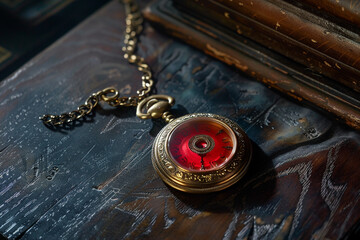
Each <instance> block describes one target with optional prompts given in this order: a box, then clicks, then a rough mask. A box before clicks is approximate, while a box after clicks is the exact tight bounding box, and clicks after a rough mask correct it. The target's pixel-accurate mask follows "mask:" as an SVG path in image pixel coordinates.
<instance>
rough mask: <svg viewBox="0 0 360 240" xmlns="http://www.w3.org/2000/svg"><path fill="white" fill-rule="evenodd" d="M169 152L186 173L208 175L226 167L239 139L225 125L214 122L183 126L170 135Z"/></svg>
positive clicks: (207, 120) (205, 120) (200, 120)
mask: <svg viewBox="0 0 360 240" xmlns="http://www.w3.org/2000/svg"><path fill="white" fill-rule="evenodd" d="M168 149H169V152H170V155H171V157H172V158H173V159H174V161H175V162H176V163H177V164H178V165H179V166H181V167H182V168H185V169H187V170H191V171H209V170H215V169H218V168H220V167H221V166H223V165H224V164H225V163H226V162H227V161H228V160H229V159H231V158H232V156H233V155H234V153H235V150H236V137H235V134H234V132H233V131H232V130H231V129H230V128H229V127H228V126H227V125H225V124H224V123H222V122H220V121H217V120H215V119H211V118H195V119H190V120H188V121H185V122H183V123H182V124H181V125H179V126H178V127H176V128H175V129H174V131H173V132H172V134H171V135H170V138H169V142H168Z"/></svg>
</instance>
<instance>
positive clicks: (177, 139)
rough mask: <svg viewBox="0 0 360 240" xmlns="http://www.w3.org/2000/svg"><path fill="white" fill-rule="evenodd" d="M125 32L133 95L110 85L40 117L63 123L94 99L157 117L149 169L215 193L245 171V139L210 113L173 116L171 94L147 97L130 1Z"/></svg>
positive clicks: (147, 79)
mask: <svg viewBox="0 0 360 240" xmlns="http://www.w3.org/2000/svg"><path fill="white" fill-rule="evenodd" d="M125 9H126V14H127V17H126V26H127V27H126V30H125V40H124V43H125V47H124V48H123V50H124V52H125V54H124V57H125V59H127V60H128V61H129V63H131V64H134V65H136V66H137V68H138V70H139V71H140V72H142V73H143V76H142V88H141V89H139V90H138V91H137V94H138V95H136V96H132V97H120V96H119V92H118V91H117V90H116V89H115V88H106V89H104V90H102V91H99V92H97V93H94V94H92V95H91V96H90V97H89V98H88V99H87V100H86V101H85V103H84V104H83V105H80V106H79V107H78V108H77V110H74V111H71V112H68V113H63V114H60V115H52V114H47V115H44V116H42V117H40V119H41V120H42V121H43V123H44V124H46V125H48V126H60V127H61V126H63V125H64V124H68V123H70V122H73V121H76V120H78V119H81V118H82V117H84V116H86V115H87V114H90V113H91V112H92V111H93V109H94V108H95V107H96V106H97V104H98V103H99V102H100V101H104V102H107V103H108V104H110V105H111V106H137V111H136V115H137V116H138V117H140V118H141V119H150V118H163V119H164V120H165V121H166V122H167V123H168V124H167V125H166V126H165V127H164V128H163V129H162V130H161V131H160V132H159V134H158V135H157V136H156V138H155V140H154V143H153V147H152V157H151V158H152V164H153V166H154V169H155V170H156V172H157V173H158V174H159V176H160V177H161V178H162V180H163V181H164V182H165V183H167V184H168V185H169V186H171V187H173V188H175V189H178V190H180V191H184V192H191V193H208V192H214V191H220V190H222V189H225V188H227V187H229V186H231V185H233V184H234V183H236V182H237V181H238V180H239V179H240V178H242V177H243V176H244V174H245V173H246V171H247V169H248V166H249V163H250V160H251V155H252V146H251V141H250V140H249V138H248V137H247V135H246V134H245V132H244V131H243V130H242V129H241V128H240V127H239V126H238V125H237V124H236V123H235V122H233V121H232V120H230V119H227V118H225V117H222V116H219V115H216V114H212V113H193V114H188V115H185V116H182V117H179V118H174V116H173V115H171V113H170V112H169V110H170V108H171V107H172V106H173V105H174V103H175V100H174V98H172V97H170V96H166V95H151V96H149V93H150V91H151V90H152V86H153V80H152V73H151V69H150V67H149V65H148V64H147V63H145V62H144V59H143V58H141V57H139V56H137V55H136V54H135V49H136V45H137V41H138V35H139V34H140V33H141V31H142V21H143V19H142V16H141V14H140V11H139V8H138V6H137V5H136V3H135V2H134V1H132V0H127V1H125Z"/></svg>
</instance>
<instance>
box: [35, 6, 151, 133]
mask: <svg viewBox="0 0 360 240" xmlns="http://www.w3.org/2000/svg"><path fill="white" fill-rule="evenodd" d="M123 2H124V4H125V13H126V20H125V21H126V30H125V39H124V43H125V46H124V47H123V49H122V50H123V51H124V53H125V54H124V58H125V59H127V60H128V62H129V63H130V64H135V65H136V66H137V69H138V70H139V71H140V72H142V74H143V75H142V77H141V79H142V87H141V88H140V89H139V90H138V91H137V92H136V93H137V95H136V96H131V97H126V96H124V97H120V96H119V92H118V91H117V90H116V89H115V88H105V89H103V90H101V91H99V92H97V93H93V94H92V95H91V96H90V97H88V99H86V101H85V103H84V104H82V105H80V106H79V107H78V108H77V109H76V110H74V111H71V112H68V113H63V114H60V115H52V114H45V115H43V116H41V117H40V120H42V121H43V123H44V124H45V125H48V126H58V125H63V124H66V123H71V122H73V121H75V120H78V119H80V118H82V117H84V116H86V115H88V114H90V113H91V112H92V111H93V109H94V108H95V107H96V105H97V104H98V103H99V102H100V101H104V102H107V103H108V104H109V105H110V106H114V107H116V106H126V107H129V106H137V105H138V104H139V102H140V101H141V100H142V99H144V98H145V97H146V96H147V95H148V94H149V92H150V91H151V89H152V86H153V84H154V81H153V79H152V73H151V69H150V67H149V65H148V64H147V63H145V62H144V59H143V58H142V57H140V56H137V55H136V54H135V51H136V48H137V43H138V40H139V35H140V33H141V32H142V30H143V26H142V24H143V17H142V15H141V12H140V10H139V6H138V5H137V3H136V2H135V1H134V0H124V1H123Z"/></svg>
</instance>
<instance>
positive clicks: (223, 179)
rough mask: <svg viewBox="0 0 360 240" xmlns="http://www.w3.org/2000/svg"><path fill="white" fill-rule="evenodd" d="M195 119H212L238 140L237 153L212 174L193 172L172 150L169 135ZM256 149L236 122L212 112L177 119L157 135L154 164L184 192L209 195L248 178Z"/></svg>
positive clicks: (165, 179) (168, 182)
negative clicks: (170, 149)
mask: <svg viewBox="0 0 360 240" xmlns="http://www.w3.org/2000/svg"><path fill="white" fill-rule="evenodd" d="M194 118H209V119H211V120H215V121H218V122H219V123H221V124H223V125H225V126H227V127H228V128H230V129H231V130H232V131H233V132H234V134H235V136H236V140H237V148H236V151H235V154H234V155H233V157H232V158H231V159H229V160H228V161H227V162H226V163H225V164H224V165H223V166H222V167H220V168H219V169H215V170H210V171H191V170H187V169H184V168H182V167H180V166H179V165H178V164H176V162H175V161H174V160H173V159H172V157H171V155H170V153H169V150H168V141H169V136H170V135H171V133H172V131H173V130H174V129H175V128H177V127H178V126H179V125H181V124H184V123H185V122H187V121H188V120H190V119H194ZM251 155H252V146H251V142H250V140H249V138H248V137H247V135H246V134H245V132H244V131H243V130H242V129H241V128H240V127H239V125H237V124H236V123H235V122H233V121H232V120H230V119H228V118H225V117H222V116H219V115H216V114H211V113H194V114H188V115H185V116H182V117H180V118H177V119H174V120H173V121H172V122H170V123H169V124H168V125H166V126H165V127H164V128H163V129H162V130H161V131H160V133H159V134H158V135H157V136H156V138H155V141H154V144H153V148H152V163H153V166H154V168H155V170H156V171H157V173H158V174H159V175H160V177H161V178H162V180H163V181H164V182H165V183H167V184H168V185H170V186H171V187H173V188H175V189H178V190H180V191H184V192H191V193H207V192H214V191H220V190H222V189H225V188H227V187H229V186H231V185H233V184H234V183H236V182H237V181H238V180H239V179H240V178H242V177H243V176H244V174H245V173H246V171H247V168H248V166H249V163H250V159H251Z"/></svg>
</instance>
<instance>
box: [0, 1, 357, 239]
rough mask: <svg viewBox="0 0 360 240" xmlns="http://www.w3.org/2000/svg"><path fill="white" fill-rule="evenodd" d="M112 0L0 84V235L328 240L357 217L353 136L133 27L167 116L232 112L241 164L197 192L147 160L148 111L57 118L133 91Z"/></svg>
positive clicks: (153, 129)
mask: <svg viewBox="0 0 360 240" xmlns="http://www.w3.org/2000/svg"><path fill="white" fill-rule="evenodd" d="M123 10H124V9H123V7H122V5H121V4H119V3H118V2H111V3H110V4H108V5H107V6H105V7H104V8H103V9H102V10H100V11H99V12H97V13H96V14H94V15H93V16H92V17H90V18H89V19H88V20H86V21H85V22H84V23H82V24H81V25H80V26H78V27H77V28H75V29H74V30H73V31H71V32H70V33H69V34H68V35H66V36H65V37H64V38H62V39H60V40H59V41H57V42H56V43H55V44H54V45H52V46H51V47H50V48H48V49H47V50H46V51H44V52H43V53H41V54H40V55H38V56H37V57H35V58H34V59H32V60H31V61H30V62H28V63H27V64H25V65H24V66H23V67H21V68H20V69H19V70H18V71H17V72H15V73H14V74H13V75H11V76H10V77H9V78H8V79H6V80H4V81H3V82H2V83H1V88H0V105H1V108H0V116H1V117H0V233H1V234H2V235H3V236H4V237H7V238H10V239H14V238H18V239H19V238H21V239H40V238H43V239H74V238H75V239H79V238H86V239H88V238H91V239H202V238H204V239H205V238H211V239H242V238H251V239H269V238H275V237H278V238H279V239H286V238H288V239H304V238H305V239H306V238H311V237H313V238H319V239H321V238H331V239H333V238H335V239H336V238H341V237H342V236H345V235H346V234H348V233H349V230H350V229H352V227H353V226H354V224H355V223H356V222H357V221H359V218H360V203H359V199H360V186H359V184H358V182H359V180H360V179H359V178H360V174H359V169H360V166H359V165H360V161H359V154H360V135H359V133H358V132H355V131H354V130H351V129H349V128H346V127H344V126H342V125H340V124H339V123H337V122H336V121H335V120H333V119H329V118H328V117H327V116H324V115H323V114H322V113H320V112H317V111H316V110H314V109H311V108H309V107H306V106H303V105H299V104H298V103H295V102H293V101H291V100H289V99H287V98H284V96H281V95H279V94H277V93H275V92H273V91H272V90H271V89H268V88H267V87H265V86H264V85H262V84H261V83H259V82H256V81H254V80H252V79H249V78H248V77H246V76H244V75H242V74H241V73H239V72H238V71H237V70H235V69H233V68H231V67H229V66H227V65H225V64H224V63H221V62H218V61H217V60H215V59H213V58H211V57H209V56H207V55H205V54H203V53H202V52H200V51H197V50H195V49H193V48H192V47H190V46H188V45H186V44H183V43H180V42H177V41H176V40H174V39H172V38H171V37H168V36H165V35H163V34H161V33H160V32H158V31H157V30H155V29H153V28H152V27H150V26H149V25H148V24H146V25H145V31H144V33H143V35H142V36H141V46H140V48H139V54H140V55H141V56H144V57H145V59H146V61H148V62H149V64H150V65H151V67H152V69H153V71H154V74H155V77H156V90H155V92H157V93H161V94H169V95H172V96H174V97H175V98H176V100H177V104H176V105H175V107H174V114H175V115H177V116H180V115H182V114H186V113H191V112H212V113H217V114H220V115H224V116H226V117H229V118H231V119H233V120H234V121H236V122H237V123H238V124H239V125H241V126H242V127H243V128H244V129H245V131H246V132H247V133H248V135H249V137H250V138H251V139H252V141H253V143H254V144H253V145H254V150H255V151H254V158H253V162H252V164H251V166H250V169H249V172H248V173H247V175H246V176H245V178H244V179H242V180H241V181H240V182H239V183H237V184H236V185H235V186H233V187H231V188H229V189H227V190H225V191H222V192H219V193H213V194H208V195H193V194H186V193H182V192H179V191H176V190H173V189H171V188H169V187H167V186H166V185H165V184H164V183H163V182H162V181H161V179H160V178H159V177H158V176H157V175H156V173H155V171H154V170H153V168H152V166H151V160H150V151H151V144H152V141H153V139H154V137H155V136H156V134H157V132H158V131H159V130H160V129H161V128H162V126H164V125H163V123H162V122H160V121H150V120H140V119H138V118H136V117H135V116H134V115H135V109H134V108H117V109H113V108H111V107H108V106H105V105H102V106H100V107H98V108H97V111H96V112H95V113H94V114H93V115H92V116H90V117H88V118H86V119H84V120H83V121H80V122H77V123H76V124H75V125H71V126H68V127H67V128H59V129H49V128H46V127H45V126H44V125H43V124H42V123H41V122H40V121H39V120H38V117H39V116H40V115H41V114H44V113H47V112H49V113H60V112H64V111H69V110H71V109H73V108H74V106H76V105H78V104H79V103H81V102H83V101H84V100H85V99H86V97H87V96H88V95H90V94H91V93H92V92H94V91H97V90H99V89H102V88H104V87H108V86H115V87H117V88H119V89H120V92H121V94H122V95H127V94H133V93H134V92H135V91H136V89H137V88H138V87H139V79H140V77H141V75H140V74H139V73H138V72H137V71H136V69H135V68H134V67H132V66H129V65H128V63H127V62H126V61H125V60H124V59H123V58H122V53H121V45H122V44H121V41H122V39H123V31H124V29H125V26H124V13H123Z"/></svg>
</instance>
